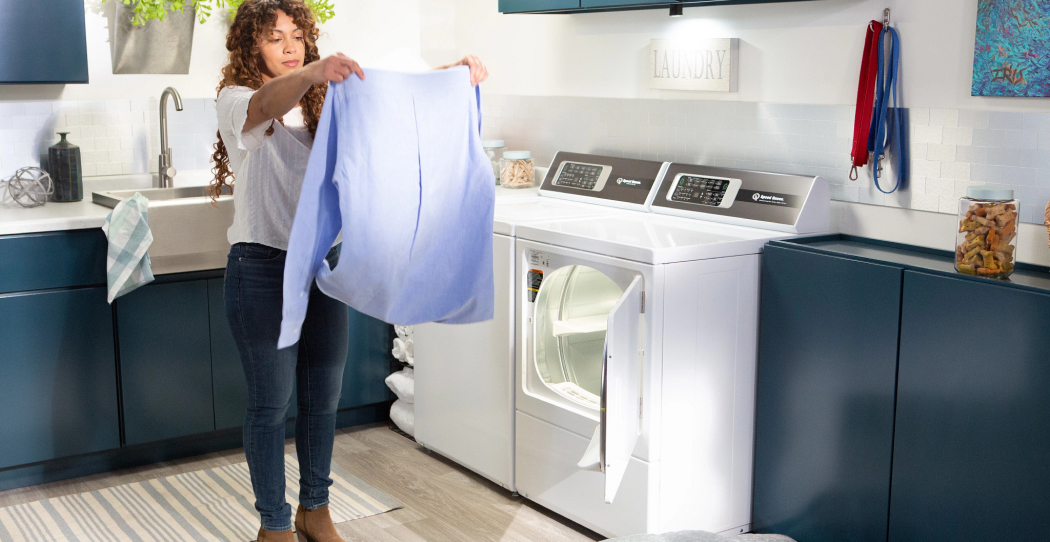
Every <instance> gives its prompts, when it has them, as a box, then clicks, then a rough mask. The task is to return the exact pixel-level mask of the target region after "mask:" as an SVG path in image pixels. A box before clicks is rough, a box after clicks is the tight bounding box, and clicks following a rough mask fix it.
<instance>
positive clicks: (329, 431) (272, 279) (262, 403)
mask: <svg viewBox="0 0 1050 542" xmlns="http://www.w3.org/2000/svg"><path fill="white" fill-rule="evenodd" d="M286 254H287V253H286V252H285V251H283V250H279V249H276V248H271V247H268V246H265V245H260V244H255V243H237V244H235V245H233V247H232V248H231V249H230V255H229V258H228V263H227V265H226V283H225V291H224V292H225V301H226V315H227V318H228V319H229V322H230V329H231V330H232V332H233V337H234V339H235V340H236V342H237V349H238V350H239V351H240V355H241V363H242V364H243V365H244V376H245V378H246V380H247V383H248V414H247V416H246V417H245V420H244V453H245V455H246V456H247V458H248V470H249V471H250V472H251V479H252V489H253V490H254V491H255V509H256V510H258V511H259V515H260V516H262V527H263V528H264V529H266V530H269V531H286V530H288V529H291V528H292V509H291V506H289V505H288V503H287V501H286V500H285V498H284V496H285V483H284V472H285V470H284V431H285V420H286V419H287V410H288V406H289V403H290V401H291V396H292V383H293V382H296V383H297V385H298V389H297V391H298V398H299V400H298V403H299V404H298V414H297V417H296V420H295V449H296V453H297V455H298V456H299V472H300V473H301V476H300V478H299V502H300V503H302V505H303V506H304V507H305V508H307V509H309V510H316V509H318V508H320V507H322V506H325V505H327V504H328V488H329V487H330V486H331V485H332V479H331V477H330V469H331V464H332V446H333V441H334V438H335V417H336V409H337V408H338V406H339V392H340V388H341V387H342V382H343V366H344V365H346V355H347V349H348V348H349V340H350V335H349V314H348V312H347V310H348V309H347V306H346V305H345V304H343V303H341V302H339V301H336V300H334V299H332V298H330V297H328V296H326V295H324V294H323V293H321V291H320V290H318V289H317V284H316V283H315V284H314V285H313V286H312V287H311V288H310V305H309V310H308V312H307V313H306V321H305V322H303V327H302V335H301V337H300V339H299V343H298V344H296V345H293V346H290V347H288V348H285V349H283V350H278V349H277V337H278V336H279V335H280V333H281V306H282V302H283V287H282V285H283V284H284V262H285V257H286ZM325 259H326V260H328V262H329V265H331V266H332V267H335V265H336V263H337V262H338V260H339V251H338V247H336V248H333V249H332V250H331V252H329V253H328V256H327V257H326V258H325Z"/></svg>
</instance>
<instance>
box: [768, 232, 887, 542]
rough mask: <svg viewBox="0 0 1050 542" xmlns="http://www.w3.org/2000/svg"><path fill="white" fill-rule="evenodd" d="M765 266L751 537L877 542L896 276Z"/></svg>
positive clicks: (774, 257)
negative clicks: (754, 535) (786, 536)
mask: <svg viewBox="0 0 1050 542" xmlns="http://www.w3.org/2000/svg"><path fill="white" fill-rule="evenodd" d="M762 258H763V261H762V302H761V316H760V318H761V320H760V329H761V333H760V340H759V363H758V366H759V370H758V398H757V410H756V427H757V430H756V440H755V482H754V509H753V510H754V511H753V514H754V518H753V522H752V529H753V530H754V531H755V532H758V533H779V534H785V535H788V536H791V537H792V538H794V539H796V540H804V541H806V542H876V541H877V542H885V541H886V517H887V514H888V508H889V497H890V467H891V461H892V442H893V415H894V414H893V409H894V387H895V385H896V371H897V331H898V323H899V315H900V303H901V281H902V270H901V269H900V268H897V267H893V266H888V265H881V264H876V263H869V262H860V261H854V260H850V259H846V258H841V257H836V256H831V255H824V254H816V253H812V252H806V251H803V250H798V249H794V248H785V247H781V246H767V247H766V249H765V252H764V254H763V257H762Z"/></svg>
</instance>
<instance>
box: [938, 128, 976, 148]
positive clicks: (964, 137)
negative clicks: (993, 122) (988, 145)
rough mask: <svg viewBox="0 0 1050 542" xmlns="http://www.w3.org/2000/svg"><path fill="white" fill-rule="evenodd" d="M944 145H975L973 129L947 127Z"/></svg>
mask: <svg viewBox="0 0 1050 542" xmlns="http://www.w3.org/2000/svg"><path fill="white" fill-rule="evenodd" d="M943 143H944V144H945V145H963V146H970V145H973V128H964V127H945V128H944V138H943Z"/></svg>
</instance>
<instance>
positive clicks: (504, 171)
mask: <svg viewBox="0 0 1050 542" xmlns="http://www.w3.org/2000/svg"><path fill="white" fill-rule="evenodd" d="M535 176H536V172H535V170H534V168H533V164H532V153H531V152H529V151H506V152H504V153H503V158H502V159H500V161H499V184H500V185H501V186H503V187H504V188H530V187H532V180H533V177H535Z"/></svg>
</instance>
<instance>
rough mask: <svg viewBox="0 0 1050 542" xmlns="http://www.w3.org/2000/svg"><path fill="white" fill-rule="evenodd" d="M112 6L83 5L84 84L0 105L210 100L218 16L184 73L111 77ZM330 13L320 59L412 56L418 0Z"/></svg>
mask: <svg viewBox="0 0 1050 542" xmlns="http://www.w3.org/2000/svg"><path fill="white" fill-rule="evenodd" d="M115 1H117V0H108V1H107V2H105V3H104V4H103V3H102V0H87V1H86V2H85V8H86V26H87V49H88V70H89V81H90V83H88V84H86V85H9V86H0V101H9V100H58V99H61V100H110V99H141V98H157V97H159V96H160V93H161V91H162V90H164V88H165V87H168V86H173V87H175V88H176V89H177V90H178V91H179V93H180V94H181V95H182V97H184V98H214V97H215V88H216V86H217V85H218V81H219V76H220V73H219V70H220V69H221V68H222V66H223V64H224V63H225V61H226V33H227V31H228V30H229V23H228V21H227V20H226V18H225V17H224V16H223V14H219V13H218V12H216V13H214V14H213V15H212V17H211V18H210V19H208V21H207V22H206V23H204V24H200V23H198V24H197V25H196V26H195V28H194V33H193V54H192V56H191V57H190V73H189V74H187V75H113V73H112V71H113V70H112V62H111V58H112V54H111V50H110V48H111V34H110V29H111V27H112V26H113V21H114V13H115V9H116V6H115V3H114V2H115ZM335 13H336V14H335V17H333V18H332V19H331V20H330V21H328V22H327V23H325V24H324V25H321V27H320V28H321V31H322V36H321V39H320V40H319V42H318V46H319V47H320V49H321V53H322V54H323V55H327V54H331V53H333V52H335V51H342V52H344V53H346V54H347V55H349V56H351V57H353V58H356V59H358V60H359V61H360V62H362V63H363V64H366V65H367V64H369V63H374V62H377V61H379V60H381V59H382V58H383V57H384V56H386V55H389V54H391V53H393V52H397V51H401V52H402V53H405V52H407V53H410V54H416V55H418V51H419V43H420V31H419V4H418V0H403V1H398V2H397V9H396V10H392V9H390V6H389V4H387V3H386V2H376V1H374V0H339V1H338V2H336V10H335ZM56 39H61V38H56Z"/></svg>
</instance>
